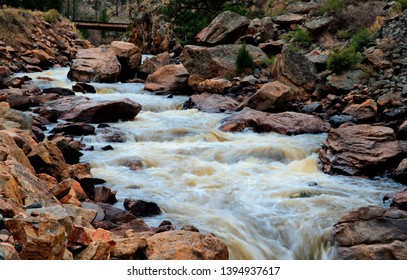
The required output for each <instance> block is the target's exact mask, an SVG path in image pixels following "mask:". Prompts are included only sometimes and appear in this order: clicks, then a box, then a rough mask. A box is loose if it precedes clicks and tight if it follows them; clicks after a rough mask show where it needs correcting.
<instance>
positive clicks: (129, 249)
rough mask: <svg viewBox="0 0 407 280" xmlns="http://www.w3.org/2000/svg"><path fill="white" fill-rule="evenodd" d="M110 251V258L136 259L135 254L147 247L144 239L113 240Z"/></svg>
mask: <svg viewBox="0 0 407 280" xmlns="http://www.w3.org/2000/svg"><path fill="white" fill-rule="evenodd" d="M114 243H115V244H114V245H113V246H112V249H111V256H112V257H115V258H118V259H126V260H131V259H137V257H136V252H137V251H139V250H140V251H141V250H144V249H145V248H146V247H147V240H146V239H145V238H139V237H131V238H115V239H114Z"/></svg>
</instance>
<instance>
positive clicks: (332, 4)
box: [319, 0, 346, 13]
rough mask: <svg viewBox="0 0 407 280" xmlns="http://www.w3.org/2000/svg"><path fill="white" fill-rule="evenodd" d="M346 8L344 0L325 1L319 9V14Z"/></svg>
mask: <svg viewBox="0 0 407 280" xmlns="http://www.w3.org/2000/svg"><path fill="white" fill-rule="evenodd" d="M345 7H346V2H345V1H344V0H325V1H324V3H322V5H321V7H320V8H319V10H320V12H321V13H326V12H336V11H338V10H341V9H343V8H345Z"/></svg>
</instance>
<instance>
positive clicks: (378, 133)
mask: <svg viewBox="0 0 407 280" xmlns="http://www.w3.org/2000/svg"><path fill="white" fill-rule="evenodd" d="M402 152H403V151H402V149H401V147H400V144H399V142H398V141H397V139H396V135H395V133H394V131H393V129H391V128H389V127H384V126H371V125H367V124H362V125H347V124H345V125H342V126H340V127H339V128H336V129H332V130H331V131H330V132H329V135H328V137H327V139H326V141H325V143H324V145H323V147H322V149H321V150H320V152H319V158H320V160H321V163H322V169H323V171H324V172H326V173H329V174H337V173H339V174H345V175H369V174H377V172H383V171H385V170H386V169H389V168H390V167H391V166H392V165H395V164H397V163H396V162H397V159H398V158H399V157H400V156H401V154H402Z"/></svg>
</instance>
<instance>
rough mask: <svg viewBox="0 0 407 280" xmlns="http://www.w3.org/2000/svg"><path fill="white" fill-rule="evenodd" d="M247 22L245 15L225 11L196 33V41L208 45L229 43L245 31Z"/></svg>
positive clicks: (248, 22)
mask: <svg viewBox="0 0 407 280" xmlns="http://www.w3.org/2000/svg"><path fill="white" fill-rule="evenodd" d="M249 24H250V21H249V19H248V18H247V17H245V16H241V15H239V14H236V13H233V12H230V11H226V12H223V13H221V14H220V15H218V16H217V17H216V18H215V19H213V20H212V22H211V23H210V24H209V26H207V27H205V28H204V29H202V30H201V32H199V33H198V34H197V35H196V41H197V42H198V43H204V44H208V45H220V44H231V43H234V42H235V41H236V40H237V39H238V38H239V37H240V36H241V35H242V34H243V33H244V32H245V31H246V29H247V27H248V26H249Z"/></svg>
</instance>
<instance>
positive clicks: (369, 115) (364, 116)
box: [343, 99, 377, 123]
mask: <svg viewBox="0 0 407 280" xmlns="http://www.w3.org/2000/svg"><path fill="white" fill-rule="evenodd" d="M343 113H344V114H346V115H350V116H352V117H354V118H355V119H356V120H357V121H358V123H371V122H374V121H376V119H377V104H376V102H374V101H373V100H372V99H368V100H366V101H365V102H363V103H362V104H352V105H350V106H348V107H347V108H346V109H345V110H344V111H343Z"/></svg>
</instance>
